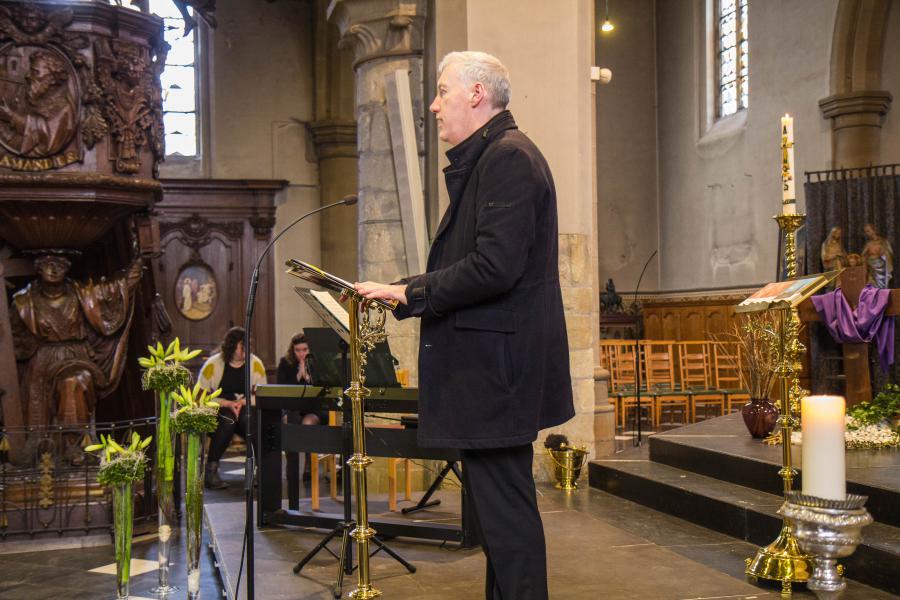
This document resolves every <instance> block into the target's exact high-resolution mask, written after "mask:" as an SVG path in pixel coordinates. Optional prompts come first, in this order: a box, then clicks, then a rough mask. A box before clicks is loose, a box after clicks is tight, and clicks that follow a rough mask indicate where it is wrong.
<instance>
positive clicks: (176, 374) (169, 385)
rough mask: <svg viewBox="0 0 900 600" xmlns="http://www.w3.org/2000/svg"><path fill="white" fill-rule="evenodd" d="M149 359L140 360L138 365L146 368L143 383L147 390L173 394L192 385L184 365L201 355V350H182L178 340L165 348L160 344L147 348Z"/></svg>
mask: <svg viewBox="0 0 900 600" xmlns="http://www.w3.org/2000/svg"><path fill="white" fill-rule="evenodd" d="M147 350H148V351H149V352H150V356H149V357H144V356H142V357H140V358H138V364H139V365H141V366H142V367H143V368H144V374H143V376H142V377H141V383H142V385H143V387H144V389H145V390H154V391H157V392H171V391H172V390H177V389H178V388H179V387H180V386H184V385H190V383H191V373H190V371H188V370H187V369H186V368H185V367H184V365H183V364H182V363H185V362H187V361H189V360H191V359H192V358H195V357H197V356H199V355H200V350H190V349H189V348H182V347H181V341H180V340H179V339H178V338H175V339H174V340H172V343H170V344H169V345H168V347H166V348H163V345H162V344H161V343H160V342H156V346H147Z"/></svg>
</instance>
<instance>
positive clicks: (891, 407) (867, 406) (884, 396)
mask: <svg viewBox="0 0 900 600" xmlns="http://www.w3.org/2000/svg"><path fill="white" fill-rule="evenodd" d="M847 414H848V415H850V416H851V417H853V419H854V420H855V423H856V427H861V426H865V425H877V424H879V423H882V422H884V421H890V420H891V419H893V418H894V416H895V415H897V414H900V386H897V385H894V384H892V383H889V384H887V385H885V386H884V389H882V390H881V392H880V393H879V394H878V395H877V396H875V397H874V398H873V399H872V401H871V402H860V403H859V404H857V405H856V406H852V407H847ZM856 427H854V429H855V428H856Z"/></svg>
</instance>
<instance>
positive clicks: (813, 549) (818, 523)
mask: <svg viewBox="0 0 900 600" xmlns="http://www.w3.org/2000/svg"><path fill="white" fill-rule="evenodd" d="M785 497H786V498H787V499H786V500H785V502H784V504H782V505H781V508H779V509H778V514H779V515H781V516H782V517H784V518H785V519H787V520H788V521H790V522H791V523H792V524H793V526H794V536H795V537H796V538H797V541H798V542H799V543H800V547H801V548H802V549H803V551H804V552H807V553H809V554H812V555H813V556H814V557H815V558H814V561H813V573H812V576H811V577H810V578H809V579H808V580H807V582H806V587H807V589H809V590H812V591H813V592H815V594H816V597H817V598H819V599H820V600H833V599H836V598H839V597H840V596H841V594H843V593H844V590H845V589H847V583H846V582H845V581H844V578H843V576H842V573H843V570H842V569H841V567H839V566H838V564H837V561H838V559H839V558H846V557H847V556H850V555H851V554H853V552H854V551H856V547H857V546H858V545H859V544H860V543H861V542H862V529H863V527H865V526H866V525H868V524H870V523H871V522H872V515H870V514H869V511H867V510H866V509H865V507H864V506H863V505H864V504H865V503H866V500H868V497H867V496H858V495H856V494H847V499H846V500H828V499H825V498H817V497H815V496H804V495H803V494H801V493H799V492H795V491H791V492H787V493H786V494H785Z"/></svg>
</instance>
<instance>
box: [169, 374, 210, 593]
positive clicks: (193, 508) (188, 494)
mask: <svg viewBox="0 0 900 600" xmlns="http://www.w3.org/2000/svg"><path fill="white" fill-rule="evenodd" d="M221 393H222V389H221V388H219V389H217V390H216V391H214V392H213V393H211V394H210V393H208V392H207V390H204V389H201V388H200V384H197V385H195V386H194V387H193V389H192V388H189V387H187V386H181V387H180V388H179V389H178V391H176V392H172V398H173V399H174V400H175V402H176V403H177V404H178V406H179V408H178V410H177V411H175V414H174V415H173V416H172V427H173V428H174V430H175V431H176V432H178V433H180V434H181V435H182V441H181V447H182V449H183V451H184V455H183V459H182V460H183V462H182V464H183V465H184V471H185V490H184V505H185V512H186V515H187V519H186V520H187V523H186V530H187V560H188V564H187V567H188V568H187V571H188V593H187V597H188V599H189V600H196V598H199V596H200V544H201V540H202V534H203V475H204V472H205V468H204V467H205V465H204V463H205V461H206V453H205V452H204V451H203V447H204V445H205V442H206V436H207V434H209V433H212V432H213V431H215V430H216V426H217V425H218V415H219V403H218V402H215V401H214V400H215V399H216V398H217V397H218V396H219V394H221Z"/></svg>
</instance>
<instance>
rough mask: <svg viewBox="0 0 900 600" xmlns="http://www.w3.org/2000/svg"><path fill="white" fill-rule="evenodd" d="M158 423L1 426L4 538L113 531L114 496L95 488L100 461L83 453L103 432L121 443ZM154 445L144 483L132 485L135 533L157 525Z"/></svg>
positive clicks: (0, 527)
mask: <svg viewBox="0 0 900 600" xmlns="http://www.w3.org/2000/svg"><path fill="white" fill-rule="evenodd" d="M156 421H157V419H156V418H155V417H153V418H147V419H135V420H131V421H118V422H108V423H85V424H79V425H73V426H50V427H46V428H36V427H19V428H12V427H7V428H0V540H2V541H5V540H11V539H22V538H24V537H32V538H33V537H35V536H43V535H57V536H65V535H84V534H89V533H97V532H102V531H109V532H110V533H111V532H112V526H113V520H112V493H111V491H110V490H107V489H104V488H102V487H101V486H100V485H99V484H97V470H98V468H99V461H98V459H97V458H96V457H94V456H92V455H89V454H85V453H83V450H82V449H83V448H84V447H85V446H88V445H89V444H92V443H95V442H96V441H97V440H98V439H99V436H100V435H101V434H103V435H111V436H112V437H113V439H115V440H117V441H121V442H124V440H126V439H130V438H131V433H132V432H137V433H138V434H139V435H140V436H141V437H146V436H148V435H155V432H156ZM155 442H156V440H155V439H154V443H153V444H152V445H151V446H150V447H149V448H148V449H147V459H148V464H147V471H146V474H145V476H144V480H143V481H142V482H140V483H138V484H136V485H135V486H134V501H135V510H134V515H135V517H134V521H135V532H140V531H150V530H151V529H153V528H155V524H156V501H155V498H154V496H153V485H152V481H153V463H154V457H155V456H156V452H155ZM177 497H178V492H177V491H176V498H177ZM176 502H177V500H176Z"/></svg>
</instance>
